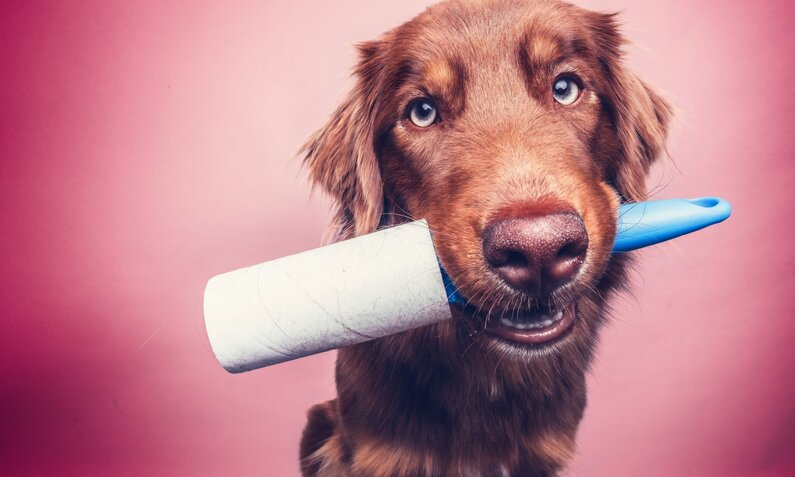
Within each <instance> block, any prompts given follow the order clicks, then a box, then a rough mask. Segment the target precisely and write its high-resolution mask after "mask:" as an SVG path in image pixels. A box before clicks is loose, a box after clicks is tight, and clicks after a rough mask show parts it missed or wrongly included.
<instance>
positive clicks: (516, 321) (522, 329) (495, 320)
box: [483, 302, 577, 346]
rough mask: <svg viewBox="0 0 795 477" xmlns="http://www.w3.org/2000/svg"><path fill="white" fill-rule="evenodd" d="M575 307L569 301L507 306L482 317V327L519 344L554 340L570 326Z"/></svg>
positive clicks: (538, 344)
mask: <svg viewBox="0 0 795 477" xmlns="http://www.w3.org/2000/svg"><path fill="white" fill-rule="evenodd" d="M576 316H577V313H576V307H575V304H574V302H571V303H569V304H567V305H565V306H563V307H558V308H548V307H544V308H537V309H533V310H507V311H504V312H502V313H491V314H489V315H488V316H486V317H484V318H483V319H484V321H485V323H484V330H485V332H486V333H488V334H490V335H493V336H495V337H497V338H501V339H503V340H506V341H509V342H511V343H516V344H520V345H529V346H542V345H549V344H552V343H555V342H557V341H559V340H560V339H562V338H563V337H564V336H566V335H567V334H568V333H569V331H571V329H572V328H573V327H574V322H575V320H576Z"/></svg>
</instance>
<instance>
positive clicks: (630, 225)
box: [613, 197, 732, 252]
mask: <svg viewBox="0 0 795 477" xmlns="http://www.w3.org/2000/svg"><path fill="white" fill-rule="evenodd" d="M731 213H732V206H731V204H729V203H728V202H726V201H725V200H723V199H719V198H717V197H700V198H698V199H667V200H654V201H649V202H636V203H630V204H624V205H622V206H621V207H619V208H618V232H617V233H616V241H615V243H614V244H613V252H627V251H630V250H635V249H638V248H643V247H648V246H649V245H654V244H656V243H660V242H665V241H666V240H671V239H672V238H676V237H679V236H680V235H685V234H689V233H690V232H695V231H696V230H700V229H703V228H704V227H709V226H710V225H714V224H717V223H718V222H723V221H724V220H726V219H727V218H728V217H729V215H731Z"/></svg>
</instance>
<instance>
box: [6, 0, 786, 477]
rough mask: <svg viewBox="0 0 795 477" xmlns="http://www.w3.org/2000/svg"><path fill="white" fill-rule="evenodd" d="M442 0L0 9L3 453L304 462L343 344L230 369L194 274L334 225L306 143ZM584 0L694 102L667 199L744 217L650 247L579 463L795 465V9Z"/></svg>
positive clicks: (204, 463) (55, 461)
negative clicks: (358, 75) (365, 73)
mask: <svg viewBox="0 0 795 477" xmlns="http://www.w3.org/2000/svg"><path fill="white" fill-rule="evenodd" d="M67 3H70V5H69V6H67V5H66V4H67ZM425 4H426V2H424V1H420V0H410V1H403V2H381V3H377V2H371V1H366V0H345V1H340V2H319V1H318V2H309V1H303V0H302V1H293V2H289V4H288V2H281V3H276V2H259V3H254V2H244V1H237V2H211V1H201V2H199V1H190V2H188V1H185V2H177V1H174V2H170V3H169V4H168V5H164V4H160V2H121V1H99V0H96V1H83V2H52V5H47V4H46V3H45V2H30V1H10V2H9V1H5V2H2V4H0V22H1V23H0V181H2V185H1V186H0V204H1V205H0V229H1V230H2V234H0V244H2V247H1V248H0V276H1V277H2V278H1V279H0V280H1V282H0V307H2V308H0V310H2V311H0V317H1V319H2V330H3V331H2V346H0V468H2V473H4V474H5V475H89V474H94V475H269V476H295V475H297V444H298V438H299V433H300V431H301V427H302V425H303V419H304V412H305V410H306V408H307V407H308V406H309V405H311V404H312V403H315V402H318V401H321V400H324V399H328V398H330V397H331V396H332V395H333V377H332V374H333V372H332V366H333V354H332V353H327V354H325V355H321V356H316V357H312V358H307V359H303V360H299V361H297V362H292V363H288V364H284V365H280V366H276V367H273V368H270V369H265V370H261V371H258V372H253V373H249V374H245V375H239V376H231V375H228V374H226V373H225V372H224V371H223V370H222V369H221V368H220V367H219V366H218V364H217V363H216V361H215V359H214V357H213V356H212V354H211V352H210V349H209V347H208V344H207V339H206V337H205V335H204V329H203V322H202V311H201V297H202V291H203V287H204V284H205V281H206V280H207V278H208V277H210V276H211V275H214V274H216V273H219V272H222V271H226V270H229V269H232V268H235V267H238V266H242V265H247V264H252V263H256V262H260V261H264V260H267V259H271V258H275V257H278V256H281V255H285V254H289V253H292V252H298V251H301V250H305V249H308V248H311V247H313V246H316V245H317V244H318V242H319V237H320V234H321V231H322V229H323V226H324V223H325V220H326V210H327V204H326V203H325V202H323V200H322V198H319V197H314V198H310V197H309V195H308V187H307V185H306V183H305V180H304V178H303V176H301V175H300V174H299V172H298V165H297V162H296V161H295V160H293V159H292V157H293V154H294V152H295V151H296V149H297V147H298V146H299V145H300V144H301V142H302V141H303V139H304V138H305V137H306V136H307V135H308V134H309V133H310V132H311V131H312V130H313V129H314V128H316V127H317V126H319V125H320V124H321V122H322V121H323V120H324V118H325V117H326V116H327V115H328V114H329V113H330V112H331V110H332V108H333V107H334V105H335V104H336V102H337V101H338V100H339V99H340V98H341V96H342V94H343V93H344V91H345V89H346V88H347V86H348V84H349V81H348V78H347V75H348V71H349V68H350V66H351V62H352V59H353V53H352V48H351V46H350V45H351V44H352V43H353V42H355V41H358V40H363V39H367V38H370V37H373V36H375V35H376V34H377V33H379V32H381V31H383V30H386V29H387V28H389V27H391V26H394V25H396V24H397V23H399V22H402V21H404V20H407V19H408V18H410V17H411V16H413V15H414V14H416V13H418V12H419V11H420V10H421V8H422V7H423V6H424V5H425ZM582 4H583V6H586V7H590V8H596V9H602V10H622V9H623V10H624V20H625V23H626V32H627V34H628V36H630V37H631V38H632V39H633V40H635V42H636V43H637V44H638V45H640V46H642V47H643V48H639V47H636V48H633V49H632V54H631V57H630V58H631V62H632V64H633V65H634V66H635V67H636V70H637V71H639V72H640V73H641V74H642V75H643V76H645V77H646V78H648V79H649V80H650V81H651V82H652V83H653V84H655V85H657V86H658V87H659V88H660V89H661V90H663V91H665V92H666V93H667V97H668V98H670V99H671V101H672V102H673V103H675V104H676V105H677V106H678V108H679V124H678V125H677V127H676V130H675V132H674V134H673V138H672V142H671V152H672V154H673V157H674V159H675V163H676V166H675V167H674V166H671V165H669V166H667V167H663V168H660V169H658V170H657V171H656V172H655V178H654V184H655V185H657V186H658V187H657V188H656V189H657V190H658V192H657V194H656V197H658V198H663V197H677V196H697V195H701V194H714V195H720V196H723V197H726V198H728V199H730V200H731V201H732V202H733V204H734V206H735V214H734V216H733V217H732V218H731V219H730V221H729V222H727V223H725V224H722V225H720V226H717V227H715V228H713V229H709V230H707V231H704V232H702V233H699V234H697V235H693V236H690V237H687V238H683V239H680V240H677V241H676V242H674V243H669V244H666V245H663V246H658V247H655V248H654V249H650V250H647V251H645V252H643V253H642V256H643V259H642V262H641V266H640V267H639V273H638V277H637V280H636V283H637V287H636V291H635V294H634V297H628V298H626V299H624V300H622V301H621V302H620V303H619V306H618V307H617V310H616V313H615V320H614V326H612V327H611V328H610V329H609V330H608V331H607V332H606V334H605V339H604V341H603V343H602V346H601V352H600V354H599V359H598V362H597V364H596V366H595V369H594V371H593V373H592V377H591V380H590V381H591V385H590V404H589V407H588V410H587V414H586V418H585V420H584V423H583V426H582V429H581V433H580V438H579V453H578V457H577V462H576V463H575V464H574V465H573V466H572V468H571V469H570V470H569V471H568V472H567V475H570V476H586V475H587V476H616V475H644V476H670V475H694V476H734V475H736V476H762V475H764V476H774V475H793V474H795V405H794V404H793V403H795V380H794V379H793V377H794V376H795V353H794V352H793V344H792V343H793V340H795V316H793V315H795V312H794V310H793V308H794V307H793V305H795V300H793V295H795V293H794V292H793V280H792V279H791V274H792V270H793V267H794V266H795V252H794V251H793V247H792V245H791V241H792V239H791V235H792V232H793V228H794V227H795V226H794V225H793V220H792V218H791V217H792V215H791V213H792V208H793V205H795V204H793V192H792V189H791V188H792V186H793V184H795V166H793V160H795V140H793V137H792V131H793V123H794V122H795V88H793V87H792V76H793V73H795V53H793V47H792V45H793V44H795V33H793V30H792V25H793V21H795V15H794V13H795V4H793V3H792V2H790V1H789V0H767V1H764V2H748V1H745V0H731V1H728V0H727V1H700V2H695V1H685V0H674V1H670V2H665V3H663V2H653V1H651V0H648V1H633V2H630V1H627V0H604V1H597V0H591V1H587V2H582Z"/></svg>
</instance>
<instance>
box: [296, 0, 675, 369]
mask: <svg viewBox="0 0 795 477" xmlns="http://www.w3.org/2000/svg"><path fill="white" fill-rule="evenodd" d="M621 44H622V39H621V37H620V35H619V34H618V33H617V30H616V25H615V21H614V19H613V17H612V16H609V15H602V14H596V13H592V12H587V11H585V10H582V9H579V8H577V7H574V6H572V5H568V4H563V3H559V2H549V1H536V2H533V1H509V0H496V1H483V2H457V1H454V2H447V3H443V4H439V5H436V6H435V7H432V8H431V9H429V10H427V11H426V12H425V13H423V14H422V15H420V16H419V17H417V18H415V19H414V20H412V21H411V22H409V23H407V24H405V25H403V26H401V27H399V28H397V29H395V30H392V31H390V32H388V33H387V34H386V35H384V36H383V37H382V38H380V39H378V40H376V41H373V42H370V43H366V44H364V45H362V47H361V48H360V50H361V55H362V59H361V62H360V65H359V67H358V69H357V76H358V84H357V87H356V89H355V91H354V92H353V94H352V95H351V97H350V98H349V99H348V100H347V101H346V102H345V103H344V104H343V105H342V106H341V107H340V109H339V110H338V111H337V113H336V115H335V116H334V117H333V119H332V121H331V122H330V123H329V125H328V126H327V127H326V128H325V129H323V130H321V131H320V132H319V133H318V135H317V136H315V137H314V138H313V139H312V140H310V142H309V143H308V145H307V149H306V151H307V162H308V163H309V165H310V171H311V173H312V176H313V178H314V180H315V181H317V182H319V183H321V184H322V185H324V186H325V187H326V189H327V190H328V191H329V192H331V194H332V195H333V196H335V197H336V198H337V200H338V201H339V204H340V211H339V216H338V222H339V223H338V224H337V225H338V227H339V230H338V231H339V234H340V235H339V236H340V237H348V236H351V235H355V234H361V233H367V232H370V231H372V230H374V229H375V228H376V227H378V226H388V225H392V224H395V223H400V222H403V221H407V220H411V219H419V218H425V219H427V221H428V224H429V226H430V228H431V231H432V233H433V237H434V243H435V245H436V251H437V253H438V255H439V257H440V260H441V262H442V264H443V266H444V267H445V269H446V271H447V272H448V273H449V275H450V277H452V279H453V281H454V283H455V284H456V286H457V287H458V288H459V290H460V292H461V293H462V294H463V296H464V297H465V298H466V300H467V305H466V306H464V307H455V308H456V309H455V310H454V311H455V314H456V315H457V316H456V318H457V319H459V320H462V321H464V322H466V323H468V325H469V326H470V327H471V328H472V329H474V330H484V331H485V332H484V333H483V337H484V339H485V340H486V341H487V343H488V345H489V346H490V347H492V348H495V349H498V350H500V351H505V352H508V354H509V355H510V356H512V357H515V358H518V359H523V358H527V357H533V356H537V355H538V354H539V353H541V354H545V353H548V352H549V351H554V350H561V349H564V348H565V347H566V346H574V345H577V343H579V344H583V343H585V342H588V341H589V340H590V339H591V335H593V334H594V333H595V328H596V327H597V325H598V323H595V322H592V321H593V320H597V318H595V317H594V318H591V317H590V315H592V314H595V313H589V312H588V310H589V309H595V308H597V305H596V304H595V303H597V302H598V301H599V299H600V297H599V296H598V295H599V293H598V291H597V290H598V288H599V287H598V283H599V281H600V279H602V277H603V274H604V273H605V270H606V268H607V267H608V266H609V262H610V250H611V247H612V244H613V240H614V236H615V223H616V210H617V206H618V204H619V202H620V201H622V200H640V199H643V198H644V195H645V186H644V177H645V174H646V172H647V171H648V168H649V166H650V164H651V162H652V161H653V160H654V159H655V158H656V156H657V155H658V154H659V153H660V151H661V149H662V148H663V144H664V140H665V134H666V128H667V123H668V119H669V116H670V109H669V107H668V105H667V104H666V103H665V102H664V101H663V100H662V99H660V98H659V97H658V96H657V95H656V94H655V93H653V92H652V91H651V90H650V89H649V88H648V87H646V86H645V85H644V83H643V82H641V81H640V80H638V79H637V78H636V77H635V76H634V75H632V74H630V73H629V72H627V71H625V69H624V67H623V65H622V63H621V53H620V46H621Z"/></svg>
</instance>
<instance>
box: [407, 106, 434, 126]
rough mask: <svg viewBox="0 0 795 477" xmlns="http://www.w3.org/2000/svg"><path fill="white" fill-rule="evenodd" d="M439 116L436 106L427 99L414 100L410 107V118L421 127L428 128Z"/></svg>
mask: <svg viewBox="0 0 795 477" xmlns="http://www.w3.org/2000/svg"><path fill="white" fill-rule="evenodd" d="M438 116H439V113H438V112H437V111H436V106H434V105H433V103H432V102H431V101H430V100H427V99H421V100H419V101H415V102H413V103H412V104H411V106H410V109H409V119H411V122H412V123H414V125H415V126H417V127H421V128H427V127H428V126H430V125H432V124H433V123H435V122H436V119H437V118H438Z"/></svg>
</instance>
